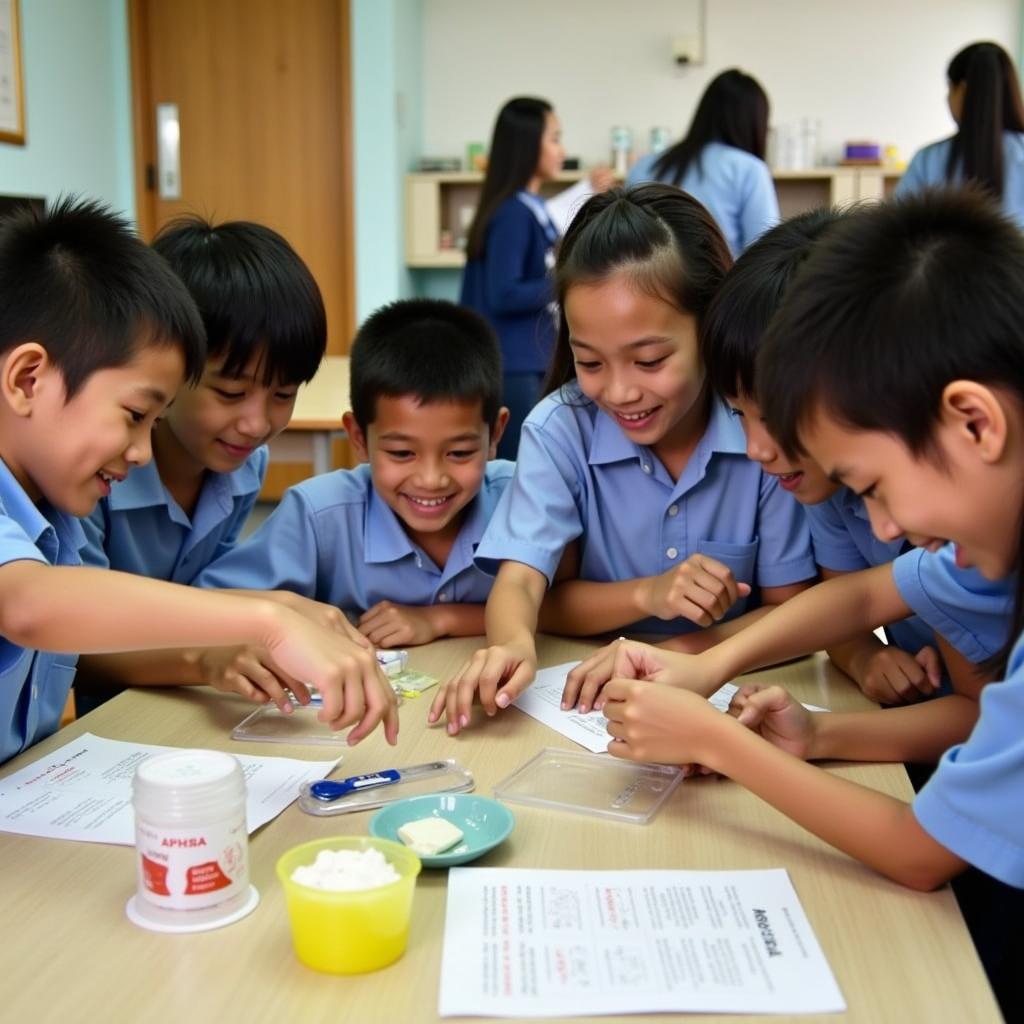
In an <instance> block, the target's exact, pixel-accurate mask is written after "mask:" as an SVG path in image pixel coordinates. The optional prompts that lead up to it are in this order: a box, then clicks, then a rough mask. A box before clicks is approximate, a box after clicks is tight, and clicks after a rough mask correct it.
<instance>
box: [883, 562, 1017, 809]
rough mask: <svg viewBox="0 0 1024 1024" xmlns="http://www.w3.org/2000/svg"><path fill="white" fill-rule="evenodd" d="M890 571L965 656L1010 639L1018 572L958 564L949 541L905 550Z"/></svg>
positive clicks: (986, 654)
mask: <svg viewBox="0 0 1024 1024" xmlns="http://www.w3.org/2000/svg"><path fill="white" fill-rule="evenodd" d="M892 575H893V580H894V581H895V583H896V588H897V590H899V592H900V596H901V597H902V598H903V600H904V601H906V602H907V604H909V605H910V607H911V608H913V609H914V611H915V612H916V613H917V615H918V617H919V618H920V619H922V620H923V621H924V622H925V623H927V624H928V626H929V627H930V628H931V629H933V630H934V631H935V632H936V633H940V634H941V635H942V636H943V637H944V638H945V639H946V640H947V641H948V642H949V643H950V644H952V645H953V647H955V648H956V649H957V650H958V651H959V652H960V653H961V654H962V655H963V656H964V657H965V658H966V659H967V660H968V661H973V662H975V663H978V662H982V661H984V660H985V659H986V658H990V657H992V655H994V654H996V653H998V652H999V651H1001V650H1002V649H1003V647H1004V646H1005V645H1006V643H1007V641H1008V640H1009V639H1010V637H1009V630H1010V624H1011V619H1012V616H1013V600H1014V591H1015V589H1016V586H1017V578H1016V576H1008V577H1007V578H1006V579H1002V580H988V579H985V577H984V576H982V575H981V573H980V572H978V571H977V569H961V568H959V567H958V566H957V564H956V555H955V549H954V546H953V545H952V544H947V545H945V547H942V548H940V549H939V550H938V551H936V552H934V553H932V552H930V551H926V550H925V549H924V548H914V549H913V550H912V551H908V552H907V553H906V554H905V555H901V556H900V557H899V558H897V559H896V561H894V562H893V564H892ZM1022 808H1024V804H1022Z"/></svg>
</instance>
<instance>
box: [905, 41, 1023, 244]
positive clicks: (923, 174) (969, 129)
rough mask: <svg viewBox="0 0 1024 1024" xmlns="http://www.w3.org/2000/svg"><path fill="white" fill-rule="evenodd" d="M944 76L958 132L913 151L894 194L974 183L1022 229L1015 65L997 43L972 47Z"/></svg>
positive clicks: (1020, 116)
mask: <svg viewBox="0 0 1024 1024" xmlns="http://www.w3.org/2000/svg"><path fill="white" fill-rule="evenodd" d="M946 78H947V79H948V80H949V111H950V113H951V114H952V115H953V120H954V121H956V124H957V132H956V134H955V135H954V136H953V137H952V138H949V139H943V140H942V141H941V142H933V143H932V144H931V145H930V146H925V148H924V149H921V150H919V151H918V152H917V153H915V154H914V159H913V160H911V161H910V166H909V167H908V168H907V173H906V174H904V175H903V177H902V178H901V179H900V182H899V184H898V185H897V186H896V192H895V194H896V195H898V196H899V195H912V194H914V193H917V192H920V191H922V190H923V189H926V188H929V187H937V186H942V185H947V184H949V185H956V184H959V183H961V182H965V181H969V182H974V183H975V184H977V185H979V186H980V187H981V188H983V189H984V190H985V191H986V192H989V193H991V195H992V196H994V197H995V198H996V199H998V200H999V201H1000V202H1001V203H1002V207H1003V213H1005V214H1006V215H1007V216H1008V217H1010V218H1012V219H1013V220H1014V221H1016V223H1017V224H1018V226H1020V227H1024V104H1022V102H1021V94H1020V84H1019V82H1018V79H1017V69H1016V68H1015V67H1014V66H1013V61H1012V60H1010V57H1009V55H1008V54H1007V52H1006V51H1005V50H1004V49H1003V48H1002V47H1001V46H998V45H997V44H995V43H971V45H970V46H966V47H964V49H962V50H961V51H960V52H959V53H958V54H957V55H956V56H955V57H954V58H953V59H952V60H951V61H950V62H949V67H948V68H947V69H946Z"/></svg>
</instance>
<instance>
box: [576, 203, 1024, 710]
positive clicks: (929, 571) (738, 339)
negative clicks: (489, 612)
mask: <svg viewBox="0 0 1024 1024" xmlns="http://www.w3.org/2000/svg"><path fill="white" fill-rule="evenodd" d="M841 216H842V214H840V213H838V212H836V211H831V210H813V211H810V212H808V213H804V214H801V215H800V216H798V217H793V218H791V219H790V220H788V221H786V222H785V223H783V224H780V225H779V226H778V227H775V228H772V230H771V231H768V232H766V233H765V234H764V235H762V236H761V238H760V239H758V240H757V241H756V242H755V243H754V244H753V245H752V246H751V247H750V248H749V249H747V251H746V252H744V254H743V255H742V256H741V257H740V258H739V259H738V260H737V261H736V264H735V265H734V266H733V268H732V270H730V271H729V274H728V275H727V276H726V279H725V281H724V283H723V284H722V287H721V288H720V289H719V290H718V293H717V294H716V295H715V298H714V300H713V301H712V303H711V307H710V309H709V310H708V314H707V316H706V317H705V318H704V323H703V327H702V331H701V350H702V352H703V354H704V361H705V363H706V365H707V367H708V378H709V380H710V382H711V386H712V388H713V389H714V390H715V391H716V392H717V393H718V394H719V395H720V396H721V397H722V399H723V400H724V401H725V402H726V403H728V405H729V406H730V408H731V409H732V410H733V412H734V414H735V415H737V416H738V417H739V420H740V423H741V424H742V426H743V433H744V435H745V437H746V440H747V455H748V457H749V458H751V459H754V460H755V461H756V462H758V463H759V464H760V465H761V466H762V467H763V468H764V470H765V471H766V472H767V473H770V474H771V475H772V476H775V477H777V478H778V480H779V484H780V486H781V487H782V488H783V489H784V490H786V491H787V492H788V493H789V494H791V495H792V496H793V497H794V498H795V499H796V500H797V501H799V502H800V503H801V505H803V506H804V510H805V512H806V514H807V519H808V523H809V525H810V529H811V541H812V544H813V547H814V555H815V560H816V561H817V563H818V568H819V571H820V572H821V574H822V575H823V576H824V577H825V578H826V579H829V578H832V577H836V576H842V575H844V574H846V573H850V572H856V571H859V570H861V569H867V568H870V567H871V566H874V565H889V564H890V563H891V565H892V573H891V578H890V577H884V585H886V586H888V587H889V588H890V590H892V589H893V588H895V589H898V591H899V594H898V597H900V598H902V600H903V602H904V606H903V607H900V608H898V609H895V610H897V611H898V618H899V621H896V622H892V623H885V625H886V632H887V634H888V640H889V643H888V644H883V643H882V642H881V641H880V640H879V639H878V638H877V637H876V636H875V635H874V634H873V633H872V632H870V631H864V632H862V633H860V634H859V635H853V634H851V635H850V636H849V637H848V638H846V642H844V643H841V644H836V645H833V646H832V647H830V648H829V650H828V654H829V656H830V657H831V659H832V660H833V661H834V662H835V663H836V664H837V665H838V666H839V667H840V668H842V669H843V670H844V671H845V672H847V673H848V674H849V675H850V676H851V677H852V678H853V679H854V680H855V681H856V682H857V685H858V686H860V687H861V689H862V690H863V691H864V692H865V693H866V694H867V695H868V696H869V697H871V698H872V699H874V700H877V701H880V702H881V703H883V704H894V703H906V702H908V701H911V700H920V699H921V698H922V697H927V696H932V695H933V694H934V693H936V692H939V688H940V682H942V681H943V675H944V673H943V668H944V665H943V663H945V666H948V667H949V670H950V674H951V676H952V680H953V682H955V683H958V684H959V686H958V688H959V689H960V692H967V693H970V694H976V693H977V690H978V685H979V680H980V679H985V678H988V676H987V675H986V673H985V670H984V668H983V667H982V663H983V662H985V661H986V660H987V659H988V658H991V657H992V656H993V655H995V654H997V653H998V652H999V651H1000V650H1001V649H1002V648H1003V646H1004V645H1005V643H1006V638H1007V629H1008V628H1009V619H1010V614H1011V609H1012V606H1013V586H1012V581H1007V580H986V579H985V578H984V577H983V576H981V575H980V573H978V572H977V571H976V570H973V569H960V568H958V567H957V566H956V565H955V564H954V562H953V559H952V556H951V553H950V551H949V550H948V549H943V550H942V551H940V552H936V553H932V552H928V551H924V550H922V549H912V547H911V544H910V542H909V541H908V540H907V538H906V537H904V536H902V535H898V536H893V537H883V538H878V537H875V536H874V534H873V533H872V530H871V524H870V522H869V519H868V513H867V509H866V507H865V503H864V499H863V498H861V497H860V496H859V495H857V494H854V493H853V492H852V491H851V490H850V489H849V488H847V487H842V486H840V485H839V484H838V483H837V482H835V481H833V480H830V479H828V477H827V476H826V475H825V474H824V473H823V472H822V471H821V468H820V467H819V466H817V465H816V464H815V463H814V461H813V460H812V459H809V458H807V457H806V455H801V453H800V452H783V451H782V449H781V446H780V445H779V444H778V443H777V442H776V440H775V438H774V437H772V435H771V433H770V432H769V431H768V430H767V429H766V427H765V424H764V418H763V416H762V415H761V408H760V403H759V402H758V400H757V386H756V385H757V375H756V372H755V361H756V357H757V353H758V351H759V349H760V347H761V342H762V339H763V337H764V334H765V332H766V331H767V329H768V325H769V323H770V321H771V318H772V316H773V314H774V313H775V311H776V309H777V308H778V307H779V305H780V304H781V302H782V300H783V298H784V296H785V292H786V290H787V288H788V287H789V284H790V282H791V281H792V279H793V278H794V277H795V276H796V274H797V273H798V271H799V270H800V268H801V267H802V266H803V264H804V262H805V261H806V259H807V257H808V255H809V254H810V253H811V252H812V251H813V247H814V244H815V243H816V241H817V240H818V239H820V238H822V237H826V236H827V234H828V231H829V230H830V228H832V227H833V226H834V225H835V224H837V223H838V222H839V220H840V218H841ZM894 560H895V561H894ZM875 578H876V579H878V580H879V581H880V582H881V581H882V580H883V577H881V576H879V577H875ZM812 593H813V592H812ZM889 596H890V598H891V599H892V600H894V601H895V599H896V597H897V595H896V594H895V593H891V594H890V595H889ZM799 607H800V609H801V614H802V615H807V616H808V618H807V625H808V631H807V638H806V640H805V643H807V644H808V645H810V646H809V647H808V648H807V649H808V650H816V649H817V648H816V647H815V646H813V645H814V643H815V637H814V635H813V629H812V628H811V623H812V621H814V616H815V614H816V612H815V598H813V597H804V596H801V599H800V602H799ZM851 611H852V614H854V615H856V614H857V611H856V609H852V610H851ZM790 614H794V612H793V611H792V610H791V612H790ZM880 624H881V623H876V624H874V625H880ZM713 633H714V629H711V630H707V631H706V632H705V634H704V637H702V638H701V639H704V638H706V637H707V636H708V635H710V634H713ZM691 643H692V636H682V637H679V638H675V639H673V640H669V641H666V642H665V644H664V646H666V647H669V648H671V649H675V650H681V651H683V653H698V650H695V649H693V648H692V647H691V646H688V645H690V644H691ZM936 648H938V650H939V651H941V652H942V658H941V660H940V657H939V654H938V653H937V651H936ZM700 649H704V648H703V647H701V648H700ZM949 686H950V681H949V680H948V679H946V680H945V682H944V685H943V687H942V692H949ZM567 697H568V698H569V699H570V700H571V701H572V702H575V698H574V696H573V694H572V693H569V694H567ZM590 699H591V698H588V697H584V698H583V701H582V702H583V703H584V704H588V703H589V701H590Z"/></svg>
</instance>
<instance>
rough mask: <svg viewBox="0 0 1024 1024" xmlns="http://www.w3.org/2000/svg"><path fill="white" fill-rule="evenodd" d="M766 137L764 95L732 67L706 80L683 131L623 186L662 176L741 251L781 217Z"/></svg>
mask: <svg viewBox="0 0 1024 1024" xmlns="http://www.w3.org/2000/svg"><path fill="white" fill-rule="evenodd" d="M767 139H768V96H767V94H766V93H765V91H764V89H763V88H762V87H761V85H760V83H759V82H758V81H757V79H756V78H753V77H752V76H751V75H748V74H745V73H744V72H742V71H740V70H739V69H738V68H730V69H729V70H728V71H723V72H722V73H721V74H720V75H716V76H715V77H714V78H713V79H712V80H711V81H710V82H709V83H708V87H707V88H706V89H705V90H704V95H703V96H701V98H700V102H699V103H698V104H697V109H696V111H695V112H694V115H693V120H692V121H691V122H690V128H689V130H688V131H687V133H686V135H685V136H684V137H683V138H682V139H680V140H679V142H677V143H676V144H675V145H674V146H671V147H669V149H667V150H665V152H664V153H660V154H651V155H649V156H645V157H642V158H641V159H640V160H638V161H637V162H636V164H634V165H633V169H632V170H631V171H630V172H629V177H628V178H627V179H626V184H627V185H638V184H640V183H641V182H644V181H660V182H664V183H665V184H666V185H677V186H678V187H679V188H681V189H682V190H683V191H684V192H689V193H690V195H692V196H693V197H694V199H697V200H699V201H700V202H701V203H702V204H703V205H704V206H705V207H706V209H707V211H708V212H709V213H710V214H711V216H712V217H714V218H715V220H716V221H717V222H718V226H719V228H721V230H722V234H723V235H725V240H726V241H727V242H728V243H729V248H730V249H731V250H732V253H733V255H734V256H738V255H739V254H740V253H741V252H742V251H743V250H744V249H745V248H746V247H747V246H748V245H750V243H751V242H752V241H753V240H754V239H755V238H757V236H758V235H760V234H761V233H762V232H764V231H766V230H767V229H768V228H770V227H773V226H774V225H775V224H777V223H778V221H779V200H778V197H777V196H776V194H775V185H774V183H773V182H772V176H771V172H770V171H769V170H768V165H767V164H766V163H765V162H764V155H765V147H766V145H767Z"/></svg>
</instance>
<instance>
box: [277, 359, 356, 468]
mask: <svg viewBox="0 0 1024 1024" xmlns="http://www.w3.org/2000/svg"><path fill="white" fill-rule="evenodd" d="M348 374H349V359H348V356H324V361H323V362H322V363H321V364H320V369H319V370H317V372H316V376H315V377H314V378H313V379H312V380H311V381H310V382H309V383H308V384H303V385H302V387H300V388H299V393H298V396H297V397H296V399H295V411H294V412H293V413H292V418H291V421H290V422H289V424H288V429H287V430H285V431H284V433H282V434H279V435H278V436H277V437H275V438H274V440H273V441H271V442H270V458H271V460H278V461H281V462H312V463H313V474H314V475H318V474H320V473H327V472H328V471H329V470H330V469H331V468H332V467H333V459H332V457H331V444H332V442H333V441H334V439H335V438H339V437H344V436H345V427H344V425H343V424H342V422H341V418H342V416H344V414H345V413H346V412H348V410H349V408H350V406H349V392H348Z"/></svg>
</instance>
